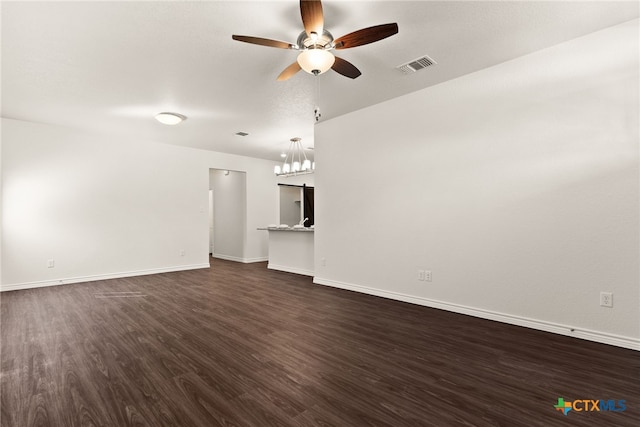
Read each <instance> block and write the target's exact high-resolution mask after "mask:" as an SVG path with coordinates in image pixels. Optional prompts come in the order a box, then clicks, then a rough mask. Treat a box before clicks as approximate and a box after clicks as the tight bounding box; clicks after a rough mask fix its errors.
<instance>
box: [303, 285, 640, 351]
mask: <svg viewBox="0 0 640 427" xmlns="http://www.w3.org/2000/svg"><path fill="white" fill-rule="evenodd" d="M313 283H317V284H319V285H324V286H331V287H334V288H340V289H346V290H349V291H355V292H360V293H363V294H368V295H375V296H379V297H383V298H389V299H393V300H397V301H403V302H408V303H412V304H417V305H422V306H426V307H431V308H437V309H441V310H446V311H451V312H454V313H460V314H466V315H469V316H474V317H479V318H482V319H488V320H495V321H497V322H502V323H508V324H511V325H516V326H523V327H525V328H530V329H537V330H540V331H545V332H552V333H555V334H559V335H566V336H570V337H574V338H580V339H584V340H588V341H594V342H599V343H602V344H609V345H613V346H616V347H623V348H628V349H631V350H636V351H640V339H637V338H631V337H625V336H620V335H615V334H609V333H605V332H598V331H593V330H589V329H581V328H578V327H574V326H569V325H562V324H558V323H553V322H545V321H541V320H537V319H530V318H527V317H522V316H514V315H511V314H505V313H499V312H496V311H491V310H483V309H479V308H474V307H467V306H464V305H460V304H452V303H448V302H443V301H437V300H432V299H429V298H423V297H417V296H413V295H406V294H401V293H397V292H391V291H385V290H381V289H375V288H369V287H366V286H360V285H354V284H351V283H343V282H337V281H334V280H329V279H323V278H320V277H314V278H313Z"/></svg>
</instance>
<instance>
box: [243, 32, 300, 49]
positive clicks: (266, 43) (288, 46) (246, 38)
mask: <svg viewBox="0 0 640 427" xmlns="http://www.w3.org/2000/svg"><path fill="white" fill-rule="evenodd" d="M231 38H232V39H234V40H237V41H239V42H245V43H251V44H259V45H261V46H269V47H277V48H280V49H293V48H294V47H295V45H292V44H291V43H287V42H281V41H278V40H271V39H263V38H262V37H252V36H236V35H235V34H234V35H232V36H231Z"/></svg>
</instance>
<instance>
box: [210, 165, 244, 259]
mask: <svg viewBox="0 0 640 427" xmlns="http://www.w3.org/2000/svg"><path fill="white" fill-rule="evenodd" d="M226 172H227V173H225V171H224V170H220V169H212V170H211V171H210V173H209V188H210V189H211V190H213V198H214V203H213V206H214V208H213V223H214V224H213V227H214V228H213V235H214V240H213V250H214V253H213V256H214V257H216V258H223V259H228V260H233V261H240V262H242V261H244V253H245V245H246V234H247V225H246V223H247V191H246V188H247V179H246V173H245V172H236V171H226Z"/></svg>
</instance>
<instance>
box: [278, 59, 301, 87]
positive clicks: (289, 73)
mask: <svg viewBox="0 0 640 427" xmlns="http://www.w3.org/2000/svg"><path fill="white" fill-rule="evenodd" d="M301 69H302V68H300V64H298V61H296V62H294V63H293V64H291V65H289V66H288V67H287V68H285V69H284V71H282V72H281V73H280V75H279V76H278V78H277V79H276V80H278V81H279V82H281V81H284V80H288V79H289V78H290V77H293V75H294V74H295V73H297V72H298V71H300V70H301Z"/></svg>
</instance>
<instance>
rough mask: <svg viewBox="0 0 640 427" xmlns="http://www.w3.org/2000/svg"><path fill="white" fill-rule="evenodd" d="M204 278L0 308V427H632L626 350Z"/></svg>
mask: <svg viewBox="0 0 640 427" xmlns="http://www.w3.org/2000/svg"><path fill="white" fill-rule="evenodd" d="M212 264H213V267H212V268H211V269H210V270H207V269H205V270H194V271H187V272H178V273H169V274H161V275H153V276H143V277H136V278H128V279H117V280H108V281H96V282H92V283H84V284H75V285H65V286H57V287H51V288H41V289H32V290H24V291H15V292H7V293H3V294H2V296H1V307H2V318H1V320H2V324H1V330H2V334H1V338H2V342H1V345H2V347H1V349H2V354H1V359H2V377H1V378H2V384H1V392H2V396H1V400H2V412H1V416H2V418H1V424H2V426H3V427H4V426H6V427H9V426H17V427H24V426H65V427H66V426H94V425H95V426H129V425H141V426H165V425H167V426H169V425H174V426H207V427H209V426H217V425H224V426H234V425H237V426H367V425H372V426H423V425H424V426H457V425H467V426H497V425H501V426H555V425H558V426H634V427H637V426H638V425H640V367H639V365H640V361H639V357H640V354H639V353H638V352H634V351H632V350H625V349H621V348H616V347H611V346H607V345H604V344H597V343H592V342H587V341H582V340H578V339H573V338H568V337H562V336H556V335H553V334H548V333H544V332H539V331H533V330H528V329H525V328H520V327H515V326H509V325H504V324H500V323H497V322H491V321H485V320H480V319H476V318H472V317H468V316H464V315H459V314H453V313H448V312H445V311H440V310H434V309H429V308H426V307H420V306H415V305H411V304H405V303H401V302H397V301H391V300H386V299H382V298H377V297H372V296H367V295H361V294H357V293H353V292H349V291H343V290H338V289H333V288H327V287H323V286H318V285H313V284H312V282H311V279H310V278H307V277H303V276H297V275H294V274H288V273H281V272H274V271H270V270H267V269H266V265H265V264H264V263H259V264H238V263H233V262H228V261H221V260H212ZM558 397H564V398H565V400H574V399H616V400H617V399H624V400H626V405H627V410H626V411H624V412H617V413H616V412H575V411H571V412H569V414H568V415H567V416H564V415H563V414H562V413H560V412H558V411H556V410H555V409H554V405H555V404H556V403H557V399H558Z"/></svg>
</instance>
